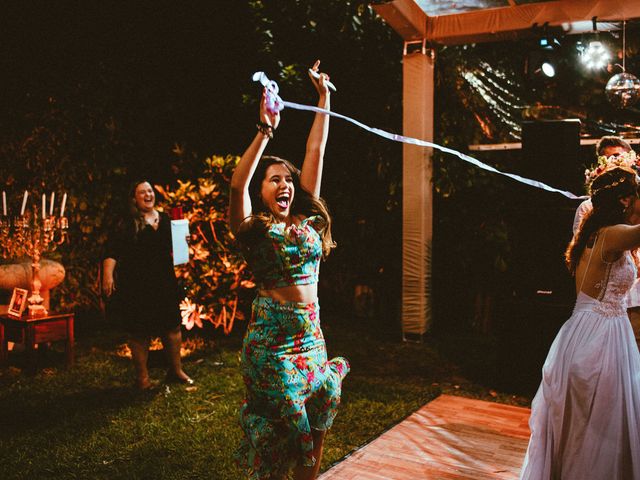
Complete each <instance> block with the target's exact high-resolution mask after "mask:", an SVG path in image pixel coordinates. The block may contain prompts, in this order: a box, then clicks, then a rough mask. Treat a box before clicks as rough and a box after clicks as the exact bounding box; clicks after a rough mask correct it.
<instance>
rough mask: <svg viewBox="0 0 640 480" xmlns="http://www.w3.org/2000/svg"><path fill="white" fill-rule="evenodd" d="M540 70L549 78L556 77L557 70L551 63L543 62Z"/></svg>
mask: <svg viewBox="0 0 640 480" xmlns="http://www.w3.org/2000/svg"><path fill="white" fill-rule="evenodd" d="M540 70H542V73H543V74H544V75H545V76H547V77H549V78H552V77H555V76H556V68H555V67H554V66H553V64H551V63H550V62H543V63H542V66H541V67H540Z"/></svg>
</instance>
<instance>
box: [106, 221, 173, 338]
mask: <svg viewBox="0 0 640 480" xmlns="http://www.w3.org/2000/svg"><path fill="white" fill-rule="evenodd" d="M104 258H113V259H115V260H116V269H115V272H114V278H115V286H116V290H115V292H114V293H113V295H112V299H111V303H112V308H111V310H112V311H113V312H114V315H113V317H115V319H116V321H117V323H119V324H120V326H121V327H122V328H123V329H124V330H125V331H127V332H128V333H130V334H133V335H140V336H146V335H149V336H152V335H153V336H157V335H162V334H164V333H166V332H167V331H169V330H171V329H173V328H175V327H177V326H178V325H180V310H179V303H180V299H181V297H182V295H180V291H179V288H178V282H177V280H176V276H175V273H174V269H173V259H172V251H171V220H170V219H169V216H168V215H167V214H165V213H160V218H159V225H158V229H157V230H155V229H154V228H153V227H151V226H150V225H147V226H145V227H144V228H143V229H141V230H140V231H138V232H137V233H136V232H135V225H134V222H133V220H129V221H124V222H122V223H121V225H120V226H119V227H118V228H117V230H116V231H114V232H113V233H112V234H111V235H109V238H108V241H107V244H106V249H105V255H104Z"/></svg>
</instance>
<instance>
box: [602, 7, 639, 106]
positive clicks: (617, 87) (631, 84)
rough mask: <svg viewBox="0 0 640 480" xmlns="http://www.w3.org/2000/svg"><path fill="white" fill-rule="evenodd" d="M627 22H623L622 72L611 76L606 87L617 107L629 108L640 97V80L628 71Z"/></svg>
mask: <svg viewBox="0 0 640 480" xmlns="http://www.w3.org/2000/svg"><path fill="white" fill-rule="evenodd" d="M626 23H627V22H626V20H625V21H623V22H622V65H621V67H622V73H618V74H616V75H614V76H613V77H611V78H610V79H609V81H608V82H607V85H606V87H605V88H604V91H605V93H606V95H607V100H609V103H611V105H613V106H614V107H617V108H629V107H630V106H632V105H634V104H635V103H636V102H637V101H638V99H640V80H638V77H636V76H635V75H632V74H631V73H627V71H626V56H627V53H626V48H627V45H626V40H627V35H626Z"/></svg>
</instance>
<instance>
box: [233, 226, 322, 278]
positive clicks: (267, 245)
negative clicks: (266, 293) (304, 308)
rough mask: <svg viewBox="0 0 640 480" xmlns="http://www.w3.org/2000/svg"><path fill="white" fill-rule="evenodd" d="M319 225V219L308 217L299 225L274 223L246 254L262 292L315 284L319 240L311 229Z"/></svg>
mask: <svg viewBox="0 0 640 480" xmlns="http://www.w3.org/2000/svg"><path fill="white" fill-rule="evenodd" d="M322 221H323V220H322V218H321V217H319V216H311V217H307V218H305V219H304V220H302V222H300V225H289V226H286V225H285V224H284V223H274V224H273V225H271V226H270V227H269V230H268V231H267V238H265V240H264V241H261V242H260V243H259V244H258V245H256V246H255V247H253V248H251V249H250V251H249V252H247V253H245V257H246V260H247V263H248V264H249V265H250V266H251V271H252V273H253V276H254V277H255V279H256V283H258V285H260V287H261V288H266V289H271V288H278V287H286V286H289V285H308V284H312V283H317V282H318V274H319V270H320V259H321V258H322V239H321V238H320V235H319V234H318V232H317V231H316V229H315V228H314V225H317V224H319V223H320V222H322Z"/></svg>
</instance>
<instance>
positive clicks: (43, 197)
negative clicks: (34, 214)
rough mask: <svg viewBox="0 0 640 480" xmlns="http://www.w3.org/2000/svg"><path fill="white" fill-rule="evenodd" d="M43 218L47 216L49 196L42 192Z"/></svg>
mask: <svg viewBox="0 0 640 480" xmlns="http://www.w3.org/2000/svg"><path fill="white" fill-rule="evenodd" d="M42 218H43V219H45V218H47V196H46V195H45V194H44V193H43V194H42Z"/></svg>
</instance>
